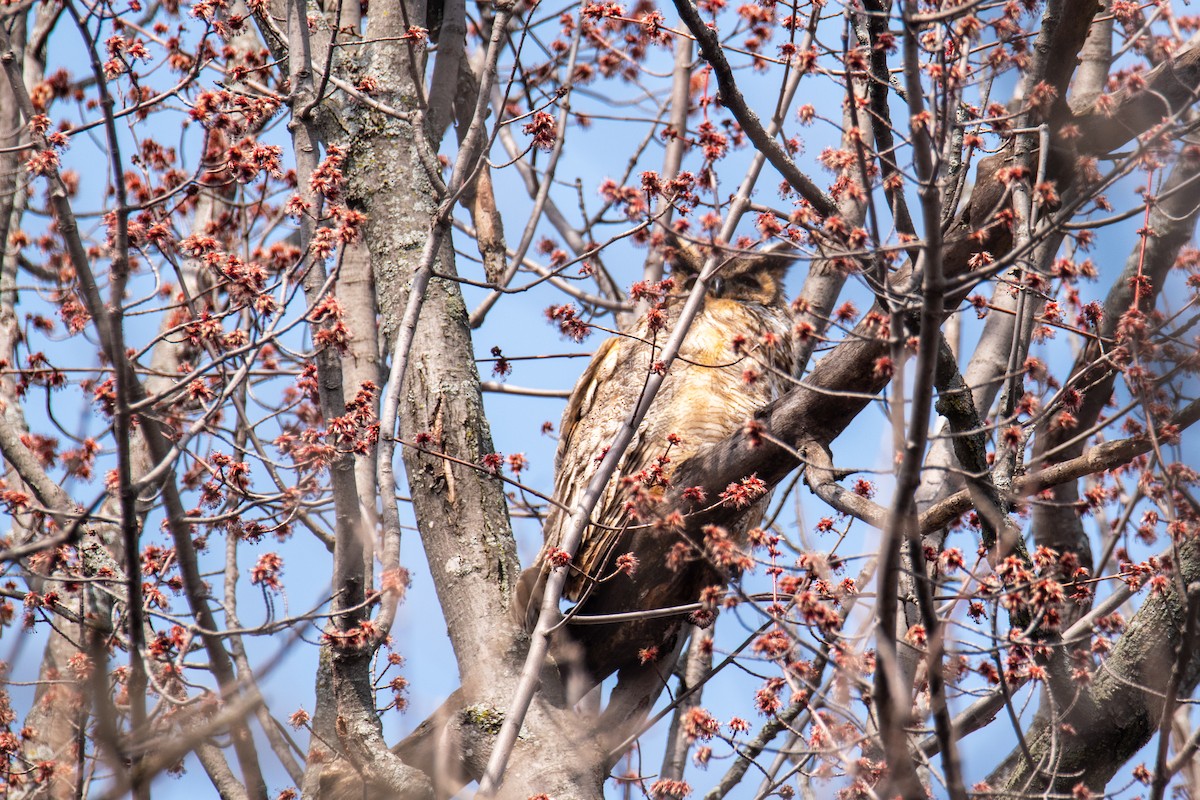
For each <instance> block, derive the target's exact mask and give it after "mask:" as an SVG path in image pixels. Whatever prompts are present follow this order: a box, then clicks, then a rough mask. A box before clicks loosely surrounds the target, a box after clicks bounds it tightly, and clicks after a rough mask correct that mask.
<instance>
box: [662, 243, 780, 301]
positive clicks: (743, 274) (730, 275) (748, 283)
mask: <svg viewBox="0 0 1200 800" xmlns="http://www.w3.org/2000/svg"><path fill="white" fill-rule="evenodd" d="M706 249H707V248H706ZM705 257H706V254H705V253H704V252H702V251H701V250H700V249H699V248H697V247H695V246H694V245H692V244H690V243H687V242H684V241H682V240H679V239H676V240H675V241H672V242H671V254H670V260H671V277H673V278H674V279H675V289H674V291H675V292H677V293H680V294H687V293H688V292H691V291H692V287H693V286H695V285H696V281H697V280H698V279H699V277H700V270H701V269H702V268H703V267H704V261H705ZM793 260H794V251H793V250H792V249H791V248H790V247H788V246H787V245H785V244H780V245H772V246H771V247H768V248H766V249H764V250H761V251H758V252H755V253H747V252H744V251H740V252H739V251H732V252H729V251H722V252H720V253H719V254H718V261H717V270H716V272H715V273H714V274H713V276H712V277H710V278H709V279H708V287H707V288H708V295H709V296H710V297H715V298H720V299H725V300H734V301H736V302H739V303H756V304H759V305H764V306H766V305H783V302H784V301H783V278H784V275H785V274H786V273H787V270H788V267H790V266H791V264H792V261H793Z"/></svg>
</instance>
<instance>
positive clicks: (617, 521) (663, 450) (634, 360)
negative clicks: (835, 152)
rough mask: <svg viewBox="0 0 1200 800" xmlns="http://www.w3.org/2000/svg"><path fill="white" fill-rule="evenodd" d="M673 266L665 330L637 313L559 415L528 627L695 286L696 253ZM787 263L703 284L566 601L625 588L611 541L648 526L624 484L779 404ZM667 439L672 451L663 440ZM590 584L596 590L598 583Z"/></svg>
mask: <svg viewBox="0 0 1200 800" xmlns="http://www.w3.org/2000/svg"><path fill="white" fill-rule="evenodd" d="M675 262H676V263H675V269H674V271H673V273H672V278H673V280H674V287H673V288H672V289H671V291H670V293H669V294H668V296H667V303H666V317H667V324H666V327H665V328H664V329H662V330H659V331H658V332H657V333H654V332H652V331H651V328H650V323H649V321H648V317H647V316H646V315H643V316H642V317H641V318H640V319H638V320H637V321H636V322H635V323H634V324H633V325H632V326H630V327H629V328H628V329H627V330H625V331H623V332H622V334H621V335H619V336H615V337H613V338H611V339H609V340H608V341H606V342H604V344H602V345H601V346H600V348H599V349H598V350H597V351H596V353H595V355H594V356H593V357H592V361H591V363H590V364H589V365H588V367H587V369H586V370H585V371H584V373H583V375H582V376H581V377H580V379H579V382H578V383H577V384H576V386H575V390H574V392H573V393H572V394H571V399H570V401H569V402H568V404H567V408H566V411H565V412H564V413H563V418H562V425H561V428H560V433H559V443H558V452H557V455H556V457H555V464H556V472H555V483H554V498H555V500H556V501H558V502H559V503H561V504H562V507H558V506H555V507H552V508H551V510H550V512H549V514H548V516H547V518H546V523H545V527H544V533H545V546H544V547H543V549H542V551H541V553H539V555H538V559H537V562H536V563H535V564H534V565H533V566H532V567H531V568H530V569H529V570H526V572H525V574H524V575H523V576H522V582H521V586H520V588H519V589H518V598H517V611H518V613H520V612H522V611H523V612H524V613H525V622H526V626H527V627H528V628H530V629H532V626H533V624H534V622H536V620H537V615H538V611H539V608H540V605H541V598H542V587H543V586H544V584H545V578H546V576H547V574H548V572H549V570H550V569H551V565H550V564H549V563H548V561H547V554H548V553H550V552H552V551H553V549H555V548H558V547H559V545H560V543H561V541H562V535H563V533H564V531H563V528H564V527H565V526H566V525H567V524H568V522H569V519H570V509H573V508H574V507H575V506H576V505H577V504H578V503H579V502H580V500H581V498H582V496H583V493H584V491H585V490H586V488H587V485H588V482H589V480H590V479H591V477H592V475H593V474H594V472H595V470H596V469H597V468H598V467H599V464H600V460H601V458H602V456H603V454H604V453H605V451H606V448H607V447H608V446H609V445H610V444H611V443H612V440H613V438H614V437H615V436H616V434H617V431H618V429H619V428H620V426H621V424H622V422H623V421H624V420H625V418H626V417H627V416H628V415H629V413H630V411H631V410H632V409H633V407H634V405H635V404H636V403H637V400H638V398H639V396H640V393H641V392H642V390H643V387H644V385H645V382H646V379H647V375H648V373H649V370H650V369H651V367H652V365H653V364H654V363H655V362H656V361H658V360H659V358H660V357H661V348H662V346H663V344H665V342H666V341H667V338H668V337H669V335H670V330H671V328H672V327H673V326H674V324H675V321H676V320H677V318H678V315H679V312H680V310H681V309H682V307H683V304H684V299H685V298H686V296H687V294H688V293H689V292H690V291H691V289H692V287H693V285H694V284H695V281H696V280H697V271H698V270H699V268H700V266H701V263H700V262H701V258H700V256H699V254H698V253H696V252H695V251H692V250H690V249H689V250H681V253H680V255H679V256H677V258H676V259H675ZM789 262H790V259H789V258H788V257H787V256H784V255H778V254H764V255H756V256H746V257H735V258H731V259H729V260H728V261H727V262H726V263H724V264H723V265H722V266H721V267H720V269H719V271H718V273H717V277H715V278H713V279H710V281H709V283H708V290H707V293H706V295H705V300H704V305H703V307H702V308H701V310H700V312H699V313H698V314H697V316H696V318H695V320H694V321H693V323H692V325H691V327H690V329H689V330H688V334H687V337H686V338H685V339H684V342H683V345H682V347H681V349H680V352H679V357H678V358H677V359H676V361H675V363H674V364H672V366H671V368H670V370H669V372H668V373H667V377H666V379H665V380H664V382H663V385H662V387H661V389H660V390H659V393H658V395H657V397H656V398H655V401H654V405H653V406H652V407H651V409H650V411H649V413H648V414H647V415H646V418H645V420H644V421H643V422H642V424H641V426H640V427H639V429H638V432H637V434H636V435H635V437H634V440H633V442H632V443H631V444H630V446H629V448H628V450H627V451H626V453H625V454H624V457H623V458H622V459H621V462H620V464H619V465H618V467H617V471H616V473H615V475H614V476H613V478H612V479H611V480H610V481H609V483H608V485H607V487H606V489H605V492H604V495H603V497H602V498H601V500H600V502H599V503H598V504H597V506H596V509H595V511H594V513H593V515H592V520H593V524H592V525H590V526H589V528H588V529H587V531H586V532H585V533H584V537H583V540H582V542H581V544H580V546H579V549H578V551H577V552H576V554H575V557H574V559H573V560H572V562H571V564H570V565H569V566H568V567H566V568H567V569H569V570H570V571H571V573H570V575H569V577H568V581H567V585H566V589H565V592H564V594H565V596H566V597H567V599H569V600H574V601H580V600H583V601H585V603H586V601H587V599H588V598H589V597H595V596H596V594H597V593H598V592H599V593H608V591H607V590H608V588H609V587H611V588H612V589H613V590H618V591H619V587H620V584H621V582H622V581H625V582H626V583H628V580H629V579H628V578H626V577H625V576H623V575H620V574H616V570H617V558H618V557H619V556H620V555H621V554H622V552H617V551H618V550H620V549H621V548H620V547H619V546H618V543H619V542H625V543H628V541H629V537H628V536H623V535H622V531H624V530H625V529H626V528H627V527H628V526H631V525H640V524H645V523H646V522H648V521H649V520H648V519H647V518H646V517H645V516H644V515H641V514H639V513H638V510H636V509H632V508H631V507H630V502H629V500H630V498H631V496H632V493H631V491H630V487H629V484H628V479H629V478H631V477H632V476H637V475H638V474H639V473H642V472H643V470H651V469H653V467H654V466H655V464H656V460H657V459H659V458H660V457H661V456H663V455H667V456H668V457H669V459H670V461H669V462H668V463H667V464H666V465H665V469H666V471H667V474H668V476H669V474H670V471H671V470H673V469H674V468H675V467H677V466H678V465H679V464H680V463H682V462H683V461H685V460H686V459H687V458H688V457H689V456H690V455H692V454H694V453H695V452H697V451H698V450H700V449H701V448H703V447H704V446H705V445H708V444H711V443H714V442H717V441H720V440H722V439H724V438H725V437H727V436H728V435H729V434H731V433H733V432H734V431H736V430H738V429H739V428H740V427H742V426H743V425H744V424H745V423H746V421H747V420H749V419H750V418H751V416H752V415H753V414H754V412H755V411H756V410H758V409H759V408H761V407H762V406H764V405H766V404H767V403H768V402H770V400H772V399H773V398H774V397H776V396H777V395H778V393H779V390H780V387H781V385H782V383H783V382H784V380H785V378H784V377H783V376H786V375H787V374H788V373H789V370H790V367H791V344H790V342H791V339H790V333H791V323H792V320H791V315H790V314H789V311H788V307H787V304H786V302H785V301H784V299H783V293H782V281H783V273H784V272H785V270H786V269H787V266H788V264H789ZM672 434H674V435H675V436H677V437H678V443H676V444H671V443H670V442H669V441H668V439H669V437H671V435H672ZM649 491H650V492H651V494H654V493H657V494H659V495H661V493H662V491H663V490H662V487H661V486H658V487H652V488H651V489H650V490H649ZM760 518H761V504H757V505H756V507H755V508H753V509H751V511H749V512H748V513H747V514H746V515H745V517H743V518H742V519H740V520H739V521H738V524H737V525H736V530H735V531H734V533H743V532H744V531H745V530H748V529H749V528H750V527H753V525H755V524H757V523H758V521H759V519H760ZM663 535H677V534H669V533H664V534H663ZM625 546H627V544H626V545H625ZM634 555H637V554H636V553H635V554H634ZM640 569H641V570H663V569H665V565H664V564H661V563H643V564H641V566H640ZM639 577H641V576H639ZM597 580H602V581H604V583H602V584H597V583H596V581H597ZM694 599H695V598H694V597H692V598H688V599H686V600H684V601H683V602H688V601H690V600H694ZM605 605H611V604H610V603H605ZM628 610H634V609H628Z"/></svg>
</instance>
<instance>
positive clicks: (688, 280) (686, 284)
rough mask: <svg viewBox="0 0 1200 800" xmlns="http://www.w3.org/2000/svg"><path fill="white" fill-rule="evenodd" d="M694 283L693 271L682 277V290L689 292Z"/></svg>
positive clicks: (694, 275)
mask: <svg viewBox="0 0 1200 800" xmlns="http://www.w3.org/2000/svg"><path fill="white" fill-rule="evenodd" d="M695 285H696V274H695V273H691V274H688V275H687V276H685V277H684V279H683V289H684V291H686V292H690V291H691V290H692V287H693V286H695Z"/></svg>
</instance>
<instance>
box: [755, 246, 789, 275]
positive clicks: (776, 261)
mask: <svg viewBox="0 0 1200 800" xmlns="http://www.w3.org/2000/svg"><path fill="white" fill-rule="evenodd" d="M747 258H748V260H750V261H758V262H759V263H760V264H761V265H762V268H763V269H765V270H767V271H768V272H770V273H771V274H772V275H774V276H775V278H776V279H782V278H783V276H784V274H786V273H787V271H788V268H789V267H791V266H792V264H793V263H794V262H795V260H796V248H795V247H793V246H792V245H791V243H789V242H773V243H772V244H770V245H768V246H766V247H764V248H763V249H762V250H759V251H758V253H756V254H755V255H753V256H748V257H747Z"/></svg>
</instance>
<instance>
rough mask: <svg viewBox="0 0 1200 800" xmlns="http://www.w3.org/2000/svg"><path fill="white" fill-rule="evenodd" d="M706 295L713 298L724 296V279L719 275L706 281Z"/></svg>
mask: <svg viewBox="0 0 1200 800" xmlns="http://www.w3.org/2000/svg"><path fill="white" fill-rule="evenodd" d="M708 293H709V294H711V295H712V296H713V297H720V296H721V295H723V294H725V279H724V278H722V277H721V276H720V275H715V276H713V277H711V278H709V279H708Z"/></svg>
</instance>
